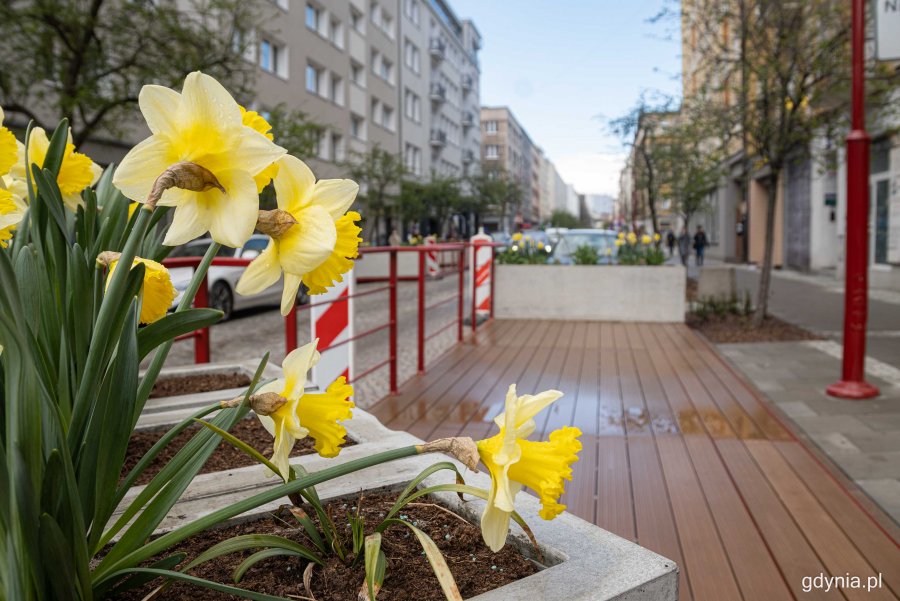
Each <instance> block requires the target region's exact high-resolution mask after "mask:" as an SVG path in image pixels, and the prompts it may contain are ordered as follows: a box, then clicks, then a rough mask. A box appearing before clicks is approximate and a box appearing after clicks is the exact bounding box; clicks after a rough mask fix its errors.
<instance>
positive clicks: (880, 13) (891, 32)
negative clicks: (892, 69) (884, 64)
mask: <svg viewBox="0 0 900 601" xmlns="http://www.w3.org/2000/svg"><path fill="white" fill-rule="evenodd" d="M874 2H875V47H876V52H877V58H878V60H880V61H895V60H900V0H874Z"/></svg>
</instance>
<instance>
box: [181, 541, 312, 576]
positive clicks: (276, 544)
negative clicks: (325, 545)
mask: <svg viewBox="0 0 900 601" xmlns="http://www.w3.org/2000/svg"><path fill="white" fill-rule="evenodd" d="M256 548H263V549H282V550H284V551H290V552H292V553H294V554H296V555H297V556H298V557H302V558H304V559H306V560H309V561H311V562H313V563H316V564H318V565H320V566H321V565H325V562H324V561H322V558H321V557H319V556H318V555H316V554H315V553H314V552H313V551H312V550H310V549H308V548H306V547H304V546H303V545H301V544H300V543H298V542H294V541H292V540H290V539H287V538H284V537H283V536H275V535H274V534H242V535H241V536H235V537H232V538H229V539H228V540H224V541H222V542H220V543H217V544H215V545H213V546H212V547H210V548H209V549H207V550H206V551H204V552H203V553H201V554H200V555H198V556H197V557H196V558H195V559H194V560H193V561H191V562H190V563H189V564H187V565H186V566H184V567H183V568H182V569H181V571H182V572H187V571H188V570H192V569H193V568H196V567H197V566H199V565H200V564H203V563H206V562H207V561H211V560H213V559H216V558H217V557H221V556H222V555H228V554H230V553H236V552H238V551H245V550H247V549H256Z"/></svg>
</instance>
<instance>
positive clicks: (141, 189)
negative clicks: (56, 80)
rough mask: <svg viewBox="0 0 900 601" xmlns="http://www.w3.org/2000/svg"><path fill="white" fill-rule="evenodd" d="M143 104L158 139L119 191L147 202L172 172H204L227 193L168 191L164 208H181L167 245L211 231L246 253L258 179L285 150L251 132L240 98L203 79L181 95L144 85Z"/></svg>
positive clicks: (125, 168)
mask: <svg viewBox="0 0 900 601" xmlns="http://www.w3.org/2000/svg"><path fill="white" fill-rule="evenodd" d="M138 101H139V104H140V107H141V112H142V113H143V115H144V119H146V121H147V126H148V127H149V128H150V132H151V133H152V135H151V136H150V137H149V138H147V139H146V140H144V141H143V142H141V143H140V144H138V145H137V146H135V147H134V148H132V149H131V151H129V152H128V154H127V155H125V158H124V159H123V160H122V163H121V165H119V168H118V169H117V170H116V174H115V176H114V177H113V184H114V185H115V186H116V187H117V188H118V189H119V190H121V191H122V193H123V194H124V195H125V196H126V197H128V198H130V199H132V200H136V201H138V202H146V200H147V198H148V196H149V195H150V191H151V189H152V188H153V185H154V183H155V182H156V179H157V178H158V177H159V176H160V175H161V174H162V173H163V172H164V171H165V170H166V169H168V168H169V167H171V166H172V165H175V164H176V163H181V162H187V163H193V164H195V165H199V166H200V167H202V168H203V169H205V170H207V171H208V172H209V173H210V174H212V176H213V177H214V178H215V180H216V181H217V182H218V184H219V185H220V186H221V187H209V188H208V189H205V190H202V191H194V190H185V189H181V188H175V187H173V188H170V189H167V190H166V191H165V192H163V193H162V197H161V198H160V200H159V204H160V205H161V206H172V207H175V214H174V216H173V218H172V224H171V226H170V227H169V231H168V232H167V233H166V237H165V240H163V243H164V244H166V245H168V246H176V245H178V244H183V243H185V242H188V241H190V240H192V239H194V238H196V237H198V236H200V235H202V234H204V233H205V232H207V231H208V232H209V233H210V235H211V237H212V239H213V240H215V241H216V242H218V243H220V244H224V245H226V246H231V247H235V248H238V247H240V246H242V245H243V244H244V242H246V241H247V239H249V238H250V236H251V234H253V228H254V227H255V225H256V216H257V211H258V210H259V195H258V193H257V187H256V183H255V182H254V179H253V178H254V177H255V176H256V175H257V174H259V173H260V172H261V171H263V170H264V169H265V168H266V167H268V166H269V165H271V164H272V162H274V161H276V160H277V159H278V158H279V157H281V156H282V155H284V153H285V150H284V149H283V148H281V147H279V146H276V145H275V144H274V143H273V142H272V141H271V140H270V139H269V138H267V137H266V136H265V135H263V134H261V133H259V132H258V131H256V130H254V129H252V128H250V127H246V126H245V125H244V123H243V120H242V117H241V109H240V107H239V106H238V104H237V102H235V101H234V98H232V97H231V95H230V94H229V93H228V91H227V90H225V88H224V87H222V85H221V84H220V83H219V82H217V81H216V80H215V79H213V78H212V77H210V76H208V75H204V74H203V73H200V72H194V73H191V74H189V75H188V76H187V78H185V80H184V87H183V88H182V92H181V93H180V94H179V93H178V92H176V91H174V90H170V89H169V88H165V87H162V86H152V85H148V86H144V87H143V88H142V89H141V93H140V95H139V97H138Z"/></svg>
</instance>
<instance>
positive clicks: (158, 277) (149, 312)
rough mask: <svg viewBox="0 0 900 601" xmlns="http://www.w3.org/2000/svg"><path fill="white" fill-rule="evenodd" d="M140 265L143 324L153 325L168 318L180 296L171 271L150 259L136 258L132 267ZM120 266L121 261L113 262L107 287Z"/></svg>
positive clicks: (110, 266)
mask: <svg viewBox="0 0 900 601" xmlns="http://www.w3.org/2000/svg"><path fill="white" fill-rule="evenodd" d="M138 264H142V265H143V266H144V285H143V286H142V287H141V316H140V320H141V323H153V322H154V321H157V320H159V319H162V318H163V317H165V316H166V312H168V310H169V307H171V306H172V302H173V301H174V300H175V297H176V296H177V295H178V291H177V290H175V286H173V285H172V278H171V277H169V270H168V269H166V268H165V267H164V266H163V265H161V264H159V263H157V262H156V261H151V260H150V259H142V258H140V257H135V259H134V263H132V267H133V266H135V265H138ZM118 265H119V261H118V260H115V261H111V262H110V264H109V273H108V274H107V276H106V285H107V286H109V282H110V281H111V280H112V275H113V272H114V271H115V270H116V267H117V266H118Z"/></svg>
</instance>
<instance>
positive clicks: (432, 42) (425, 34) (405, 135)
mask: <svg viewBox="0 0 900 601" xmlns="http://www.w3.org/2000/svg"><path fill="white" fill-rule="evenodd" d="M400 2H401V4H402V8H403V10H402V12H403V15H402V17H401V19H400V38H399V40H398V42H399V48H400V52H401V56H402V62H403V64H402V67H401V68H400V71H399V73H400V79H399V84H398V85H399V92H400V94H401V101H402V102H401V104H402V107H403V115H402V119H401V125H400V143H401V146H402V152H403V158H404V163H405V165H406V168H407V171H409V172H410V174H411V175H413V176H415V177H418V178H420V179H429V178H431V177H432V176H437V177H457V178H458V177H465V176H468V175H474V174H475V173H477V171H478V169H479V162H478V160H477V157H478V154H479V150H480V147H481V130H480V128H479V127H478V123H477V121H476V118H477V115H478V111H479V107H480V106H481V104H480V97H479V84H480V79H481V77H480V67H479V63H478V51H479V50H480V49H481V34H479V33H478V30H477V29H476V27H475V25H474V23H472V22H471V21H469V20H460V19H459V18H458V17H457V16H456V14H455V13H454V12H453V10H452V9H451V8H450V6H449V4H448V3H446V2H444V0H400Z"/></svg>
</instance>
